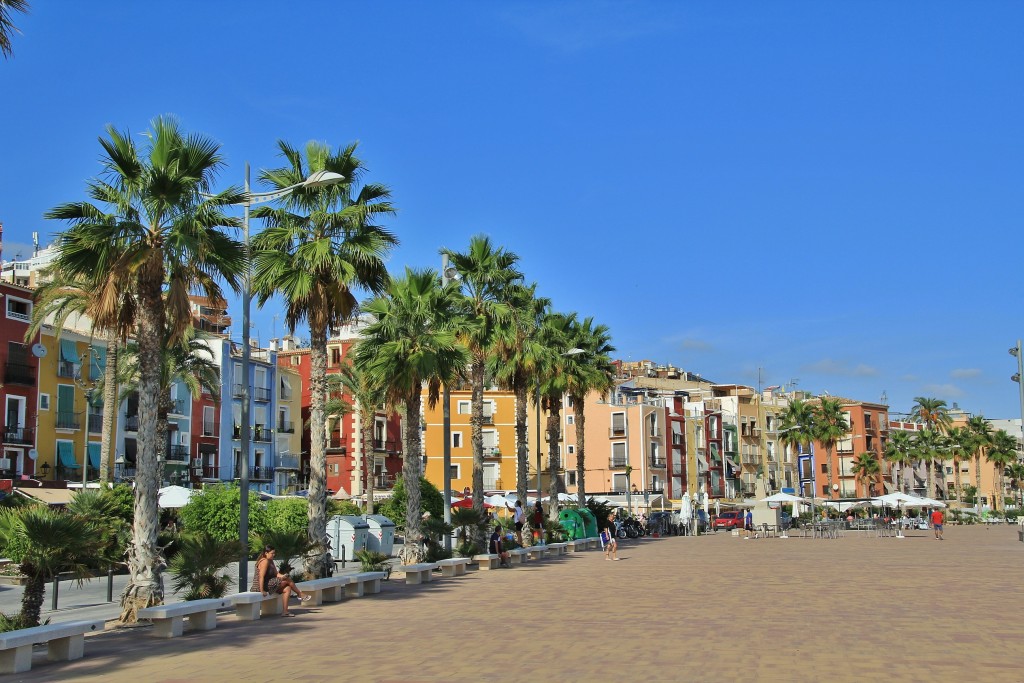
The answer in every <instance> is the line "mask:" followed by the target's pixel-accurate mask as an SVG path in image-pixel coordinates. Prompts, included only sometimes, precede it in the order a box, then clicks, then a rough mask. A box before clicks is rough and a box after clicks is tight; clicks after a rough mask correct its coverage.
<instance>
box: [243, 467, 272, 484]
mask: <svg viewBox="0 0 1024 683" xmlns="http://www.w3.org/2000/svg"><path fill="white" fill-rule="evenodd" d="M273 478H274V468H273V467H266V466H265V465H260V466H259V467H253V468H252V469H251V470H250V471H249V479H251V480H253V481H271V480H273Z"/></svg>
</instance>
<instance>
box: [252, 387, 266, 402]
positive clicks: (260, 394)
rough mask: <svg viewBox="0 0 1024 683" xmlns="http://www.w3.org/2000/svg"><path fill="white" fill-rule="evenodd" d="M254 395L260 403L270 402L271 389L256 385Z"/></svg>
mask: <svg viewBox="0 0 1024 683" xmlns="http://www.w3.org/2000/svg"><path fill="white" fill-rule="evenodd" d="M252 397H253V399H255V400H257V401H259V402H260V403H269V402H270V389H268V388H267V387H254V388H253V390H252Z"/></svg>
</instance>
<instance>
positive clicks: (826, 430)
mask: <svg viewBox="0 0 1024 683" xmlns="http://www.w3.org/2000/svg"><path fill="white" fill-rule="evenodd" d="M813 414H814V418H813V424H814V429H813V431H814V438H815V439H816V440H817V441H818V442H819V443H821V445H823V446H824V447H825V453H826V457H827V459H828V490H829V495H830V496H831V495H833V491H832V451H833V450H834V449H835V447H836V444H837V443H838V442H839V440H840V439H842V438H843V437H844V436H846V435H847V434H848V433H849V432H850V423H849V422H847V421H846V414H845V413H844V412H843V404H842V403H841V402H840V401H839V399H837V398H830V397H827V396H823V397H821V399H820V400H819V402H818V405H817V406H815V407H814V409H813Z"/></svg>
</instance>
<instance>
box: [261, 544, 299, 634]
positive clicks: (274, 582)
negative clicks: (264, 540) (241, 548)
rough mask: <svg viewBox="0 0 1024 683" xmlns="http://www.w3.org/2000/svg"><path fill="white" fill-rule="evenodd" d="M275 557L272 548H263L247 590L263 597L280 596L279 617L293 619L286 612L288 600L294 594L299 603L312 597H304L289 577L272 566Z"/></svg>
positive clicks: (275, 553) (274, 551)
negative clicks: (250, 584)
mask: <svg viewBox="0 0 1024 683" xmlns="http://www.w3.org/2000/svg"><path fill="white" fill-rule="evenodd" d="M275 555H277V551H276V550H275V549H274V548H273V547H272V546H269V545H268V546H264V547H263V552H261V553H260V555H259V557H257V558H256V571H255V573H254V574H253V577H252V587H251V588H250V589H249V590H251V591H254V592H258V593H262V594H263V595H270V594H272V593H278V594H280V595H281V608H282V609H281V616H282V617H294V616H295V615H294V614H292V613H291V612H289V611H288V598H289V597H290V596H291V595H292V594H293V593H294V594H295V596H296V597H297V598H298V599H299V601H300V602H309V600H311V599H312V597H313V596H311V595H305V594H304V593H303V592H302V591H301V590H299V587H298V586H296V585H295V582H294V581H292V579H291V577H290V576H288V575H287V574H284V573H282V572H279V571H278V570H277V565H276V564H274V556H275Z"/></svg>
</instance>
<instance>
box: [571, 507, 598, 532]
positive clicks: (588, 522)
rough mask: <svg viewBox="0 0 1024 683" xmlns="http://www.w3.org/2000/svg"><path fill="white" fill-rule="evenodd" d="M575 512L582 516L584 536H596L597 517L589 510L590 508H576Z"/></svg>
mask: <svg viewBox="0 0 1024 683" xmlns="http://www.w3.org/2000/svg"><path fill="white" fill-rule="evenodd" d="M576 514H578V515H579V516H580V517H582V518H583V526H584V527H585V536H584V537H585V538H597V536H598V533H597V517H594V513H593V512H591V511H590V508H578V509H577V510H576Z"/></svg>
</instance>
